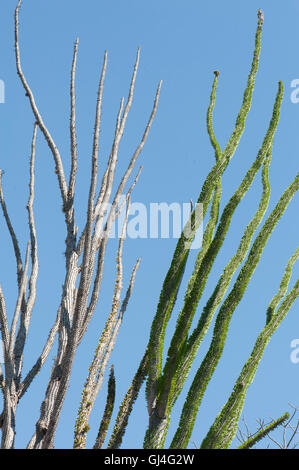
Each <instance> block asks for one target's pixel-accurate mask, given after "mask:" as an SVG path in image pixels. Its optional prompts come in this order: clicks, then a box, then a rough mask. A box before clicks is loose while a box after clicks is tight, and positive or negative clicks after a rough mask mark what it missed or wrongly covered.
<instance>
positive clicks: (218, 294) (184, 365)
mask: <svg viewBox="0 0 299 470" xmlns="http://www.w3.org/2000/svg"><path fill="white" fill-rule="evenodd" d="M271 157H272V148H271V149H270V150H269V152H268V155H267V158H266V160H265V162H264V165H263V171H262V183H263V193H262V196H261V200H260V204H259V207H258V209H257V211H256V213H255V215H254V217H253V218H252V220H251V221H250V223H249V224H248V226H247V227H246V229H245V231H244V234H243V236H242V239H241V242H240V244H239V247H238V249H237V251H236V253H235V255H234V256H233V257H232V259H231V260H230V261H229V263H228V264H227V266H226V267H225V269H224V271H223V273H222V275H221V277H220V279H219V281H218V283H217V285H216V287H215V289H214V291H213V293H212V295H211V297H210V298H209V300H208V302H207V303H206V305H205V307H204V309H203V313H202V315H201V316H200V319H199V321H198V324H197V326H196V328H195V329H194V331H193V333H192V334H191V336H190V337H189V339H188V342H187V344H186V346H185V348H183V350H182V353H181V357H180V359H179V361H180V362H179V365H178V367H177V370H176V377H175V383H174V385H173V399H172V404H174V402H175V400H176V399H177V397H178V395H179V394H180V392H181V390H182V388H183V386H184V383H185V381H186V378H187V376H188V373H189V370H190V368H191V366H192V363H193V361H194V359H195V356H196V354H197V351H198V348H199V346H200V344H201V342H202V340H203V338H204V336H205V334H206V332H207V331H208V328H209V326H210V324H211V321H212V319H213V316H214V313H215V311H216V309H217V307H218V305H219V304H220V302H221V301H222V299H223V297H224V295H225V293H226V291H227V289H228V287H229V284H230V282H231V279H232V276H233V274H234V273H235V272H236V270H237V269H238V267H239V266H240V265H241V263H242V262H243V261H244V259H245V257H246V255H247V253H248V249H249V246H250V243H251V240H252V238H253V235H254V233H255V231H256V229H257V227H258V225H259V224H260V222H261V220H262V218H263V216H264V214H265V212H266V210H267V207H268V203H269V199H270V184H269V178H268V176H269V175H268V173H269V171H268V170H269V164H270V161H271Z"/></svg>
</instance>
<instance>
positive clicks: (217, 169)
mask: <svg viewBox="0 0 299 470" xmlns="http://www.w3.org/2000/svg"><path fill="white" fill-rule="evenodd" d="M261 31H262V21H261V19H260V18H259V19H258V25H257V30H256V35H255V48H254V54H253V60H252V66H251V70H250V73H249V76H248V80H247V86H246V89H245V92H244V96H243V103H242V106H241V109H240V112H239V114H238V117H237V120H236V125H235V128H234V131H233V133H232V135H231V137H230V139H229V141H228V144H227V146H226V148H225V150H224V152H223V155H222V158H221V159H219V160H218V161H217V162H216V164H215V165H214V167H213V168H212V170H211V171H210V173H209V175H208V176H207V178H206V180H205V182H204V184H203V187H202V191H201V193H200V196H199V198H198V202H199V203H202V204H203V216H204V215H205V213H206V211H207V208H208V206H209V204H210V200H211V197H212V194H213V191H214V189H215V187H216V185H217V183H218V182H219V179H220V178H221V175H222V174H223V172H224V170H225V169H226V167H227V165H228V163H229V161H230V159H231V158H232V157H233V154H234V152H235V150H236V148H237V146H238V143H239V141H240V138H241V136H242V133H243V131H244V128H245V120H246V117H247V114H248V112H249V109H250V106H251V100H252V93H253V88H254V82H255V76H256V73H257V69H258V62H259V54H260V47H261ZM191 217H192V216H191ZM197 228H198V227H197V226H196V227H195V230H194V231H193V232H192V233H191V236H190V237H189V240H191V241H192V240H193V238H194V236H195V232H196V229H197ZM189 240H188V241H189ZM185 242H186V240H185V236H184V234H182V236H181V237H180V239H179V241H178V243H177V247H176V249H175V252H174V256H173V259H172V262H171V266H170V269H169V271H168V273H167V275H166V278H165V280H164V283H163V287H162V291H161V294H160V299H159V303H158V307H157V312H156V315H155V318H154V320H153V323H152V328H151V333H150V340H149V377H148V381H147V400H148V404H149V408H151V406H152V403H153V402H154V400H155V398H156V393H157V385H158V379H159V377H160V375H161V367H162V354H163V346H164V337H165V330H166V326H167V323H168V320H169V318H170V315H171V312H172V310H173V307H174V304H175V300H176V297H177V293H178V290H179V287H180V284H181V280H182V276H183V274H184V270H185V265H186V262H187V258H188V254H189V249H186V243H185ZM189 246H190V245H189ZM150 445H151V443H150Z"/></svg>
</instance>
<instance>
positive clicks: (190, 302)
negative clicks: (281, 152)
mask: <svg viewBox="0 0 299 470" xmlns="http://www.w3.org/2000/svg"><path fill="white" fill-rule="evenodd" d="M282 96H283V87H282V83H281V82H280V83H279V87H278V92H277V96H276V100H275V104H274V108H273V114H272V118H271V121H270V124H269V128H268V131H267V133H266V136H265V139H264V141H263V144H262V146H261V148H260V150H259V152H258V155H257V158H256V160H255V161H254V163H253V164H252V166H251V167H250V169H249V170H248V172H247V173H246V175H245V177H244V179H243V181H242V182H241V184H240V186H239V188H238V189H237V191H236V192H235V194H234V195H233V196H232V198H231V199H230V201H229V203H228V204H227V206H226V207H225V209H224V211H223V214H222V217H221V220H220V223H219V226H218V229H217V232H216V235H215V238H214V240H213V241H212V243H211V245H210V247H209V249H208V250H207V253H206V255H205V257H204V259H203V262H202V265H201V266H200V269H199V271H198V273H197V275H196V281H195V282H194V285H193V288H192V290H191V292H188V293H187V295H186V297H185V303H184V306H183V309H182V311H181V312H180V315H179V317H178V322H177V327H176V330H175V333H174V335H173V337H172V340H171V344H170V348H169V351H168V357H167V361H166V365H165V368H164V373H163V376H162V378H161V382H160V384H159V386H160V387H161V394H160V396H159V398H158V406H159V414H160V415H161V416H163V415H164V414H167V413H169V412H170V410H171V407H172V405H173V402H174V400H173V395H174V390H175V388H176V384H177V377H176V375H177V374H180V372H181V370H182V369H181V365H182V356H183V355H184V349H185V343H186V341H187V335H188V331H189V329H190V326H191V323H192V320H193V316H194V313H195V311H196V308H197V304H198V302H199V299H200V297H201V295H202V292H203V290H204V287H205V284H206V281H207V277H208V275H209V272H210V270H211V268H212V266H213V263H214V260H215V258H216V256H217V254H218V252H219V250H220V248H221V245H222V243H223V241H224V239H225V235H226V233H227V230H228V228H229V225H230V221H231V218H232V215H233V213H234V211H235V209H236V207H237V206H238V204H239V203H240V201H241V200H242V198H243V197H244V195H245V194H246V192H247V190H248V189H249V187H250V185H251V183H252V181H253V179H254V177H255V175H256V173H257V171H258V169H259V168H260V166H261V164H262V162H263V160H264V158H265V155H266V154H267V152H268V150H269V146H271V145H272V140H273V136H274V133H275V130H276V128H277V124H278V120H279V110H280V106H281V100H282ZM265 210H266V207H265ZM265 210H264V211H265ZM263 214H264V212H263V213H261V214H259V213H258V214H257V220H254V223H253V224H252V225H251V226H250V228H249V230H250V231H249V234H247V239H246V242H247V244H246V245H245V247H243V246H242V247H241V249H242V248H243V254H244V256H245V254H246V253H245V252H244V250H245V248H246V247H247V249H248V247H249V243H250V240H251V238H252V236H253V233H254V230H255V229H256V227H257V225H258V223H259V222H260V220H261V217H262V215H263ZM250 235H251V238H250V239H248V238H249V236H250ZM243 241H244V240H243ZM244 243H245V242H244ZM238 261H239V264H240V263H241V261H242V252H241V253H238ZM231 267H232V266H230V268H231ZM236 268H237V266H236ZM232 275H233V272H232V273H231V277H232ZM228 283H229V282H228ZM216 289H217V290H218V288H216ZM223 295H224V294H223ZM210 320H211V318H210ZM190 367H191V364H190Z"/></svg>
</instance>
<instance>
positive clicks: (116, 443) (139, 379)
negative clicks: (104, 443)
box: [107, 350, 148, 449]
mask: <svg viewBox="0 0 299 470" xmlns="http://www.w3.org/2000/svg"><path fill="white" fill-rule="evenodd" d="M147 369H148V352H147V350H146V351H145V354H144V356H143V358H142V360H141V363H140V365H139V367H138V370H137V372H136V374H135V376H134V379H133V380H132V384H131V385H130V387H129V389H128V391H127V393H126V395H125V397H124V399H123V401H122V403H121V405H120V407H119V411H118V415H117V418H116V422H115V425H114V428H113V433H112V436H111V439H110V441H109V443H108V447H107V449H118V448H119V447H120V445H121V443H122V438H123V435H124V433H125V431H126V427H127V424H128V421H129V416H130V414H131V411H132V408H133V405H134V403H135V401H136V399H137V396H138V393H139V390H140V388H141V386H142V384H143V382H144V380H145V378H146V375H147Z"/></svg>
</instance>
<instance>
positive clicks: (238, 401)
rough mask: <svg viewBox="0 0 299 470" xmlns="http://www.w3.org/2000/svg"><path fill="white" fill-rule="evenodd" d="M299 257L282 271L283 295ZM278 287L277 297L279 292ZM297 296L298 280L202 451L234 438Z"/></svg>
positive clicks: (256, 347) (262, 337) (262, 336)
mask: <svg viewBox="0 0 299 470" xmlns="http://www.w3.org/2000/svg"><path fill="white" fill-rule="evenodd" d="M298 258H299V247H298V248H297V250H296V251H295V253H294V255H293V256H292V257H291V258H290V260H289V262H288V264H287V266H286V269H285V273H284V276H283V279H282V282H281V286H282V285H283V291H284V295H285V293H286V291H287V289H288V285H289V280H290V277H291V271H292V266H293V264H294V262H295V261H296V260H297V259H298ZM281 286H280V289H279V291H278V294H279V293H280V292H281ZM278 294H276V295H275V296H274V298H273V299H272V301H271V303H270V305H274V303H273V301H274V302H275V301H276V299H277V298H278ZM298 295H299V279H298V280H297V282H296V283H295V285H294V287H293V289H292V290H291V291H290V293H289V294H288V295H287V296H286V297H285V300H284V301H283V302H282V303H281V305H280V307H279V308H278V309H277V311H276V312H273V314H272V317H271V319H270V320H269V321H268V322H267V323H266V326H265V327H264V329H263V330H262V331H261V333H260V334H259V335H258V337H257V340H256V342H255V345H254V348H253V350H252V353H251V355H250V356H249V359H248V360H247V362H246V363H245V365H244V367H243V369H242V371H241V373H240V375H239V377H238V379H237V380H236V383H235V386H234V389H233V392H232V394H231V396H230V397H229V399H228V400H227V402H226V404H225V406H224V407H223V409H222V411H221V412H220V413H219V415H218V416H217V418H216V420H215V422H214V424H213V425H212V426H211V428H210V430H209V432H208V434H207V436H206V437H205V439H204V440H203V442H202V447H203V448H226V447H228V446H229V445H230V443H231V441H232V440H233V438H234V437H235V434H236V432H237V427H238V422H239V418H240V415H241V412H242V409H243V406H244V401H245V397H246V393H247V390H248V387H249V386H250V384H251V383H252V381H253V379H254V377H255V374H256V371H257V368H258V365H259V363H260V361H261V359H262V357H263V353H264V350H265V348H266V346H267V344H268V342H269V341H270V339H271V336H272V335H273V333H274V332H275V331H276V330H277V328H278V326H279V325H280V323H281V322H282V320H283V319H284V318H285V316H286V315H287V313H288V311H289V309H290V308H291V306H292V304H293V302H294V301H295V300H296V299H297V297H298ZM281 297H282V296H280V298H281ZM277 305H278V303H275V307H277Z"/></svg>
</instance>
